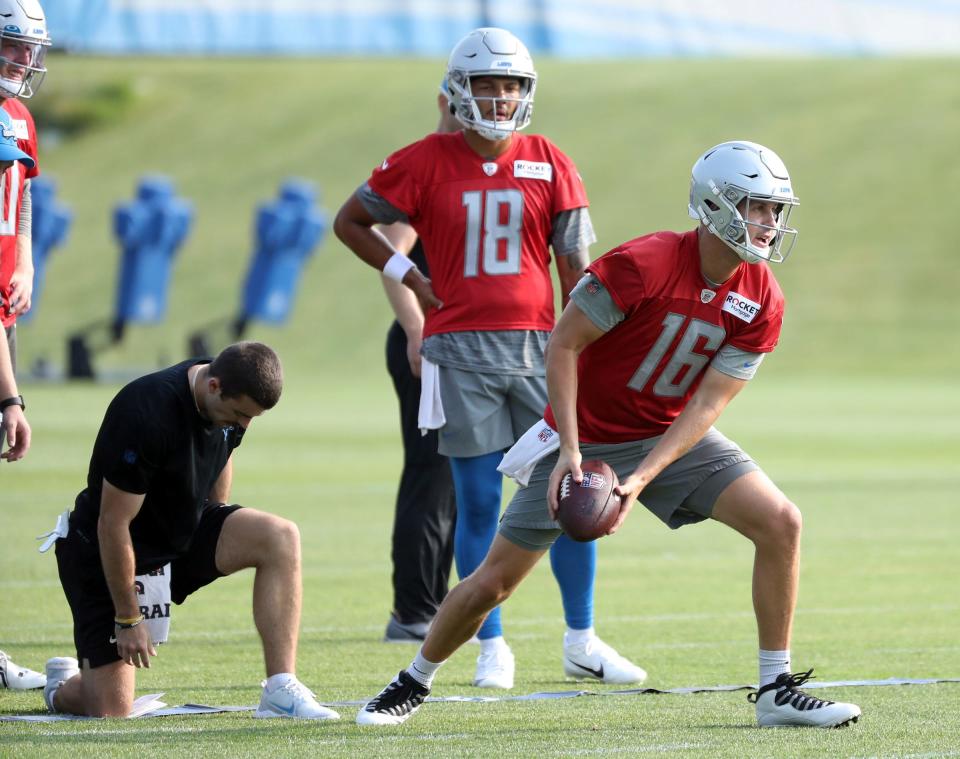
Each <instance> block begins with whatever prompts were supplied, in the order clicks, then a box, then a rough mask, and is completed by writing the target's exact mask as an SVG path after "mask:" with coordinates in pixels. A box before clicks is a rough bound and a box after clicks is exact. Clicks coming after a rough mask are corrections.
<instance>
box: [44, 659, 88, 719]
mask: <svg viewBox="0 0 960 759" xmlns="http://www.w3.org/2000/svg"><path fill="white" fill-rule="evenodd" d="M79 674H80V663H79V662H78V661H77V660H76V659H74V658H73V657H72V656H57V657H54V658H53V659H47V684H46V685H45V686H44V688H43V700H44V702H45V703H46V705H47V708H48V709H49V710H50V711H52V712H55V711H57V710H56V709H55V708H54V706H53V694H54V693H56V692H57V688H59V687H60V686H61V685H63V684H64V683H65V682H66V681H67V680H69V679H70V678H71V677H75V676H76V675H79Z"/></svg>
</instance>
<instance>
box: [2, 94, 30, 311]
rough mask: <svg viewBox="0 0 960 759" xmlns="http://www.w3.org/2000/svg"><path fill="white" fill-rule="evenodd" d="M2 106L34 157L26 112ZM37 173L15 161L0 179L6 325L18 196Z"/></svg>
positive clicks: (17, 105)
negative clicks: (24, 185) (27, 181)
mask: <svg viewBox="0 0 960 759" xmlns="http://www.w3.org/2000/svg"><path fill="white" fill-rule="evenodd" d="M3 108H4V110H6V112H7V113H9V114H10V120H11V121H12V122H13V130H14V132H15V133H16V135H17V144H18V145H19V146H20V149H21V150H22V151H23V152H24V153H26V154H27V155H29V156H30V157H31V158H33V160H34V161H36V160H37V130H36V127H35V126H34V125H33V117H32V116H31V115H30V111H28V110H27V107H26V106H25V105H24V104H23V103H21V102H20V101H19V100H14V99H8V100H4V101H3ZM39 173H40V164H39V163H37V164H36V165H35V166H34V167H33V168H32V169H28V168H27V167H26V166H24V165H23V164H22V163H20V162H19V161H16V162H15V163H14V164H13V166H11V167H10V168H9V169H7V170H6V171H5V172H4V173H3V177H2V179H0V296H2V298H3V305H2V306H0V322H2V323H3V326H4V327H9V326H10V325H11V324H13V323H14V322H15V321H16V317H15V316H14V315H13V314H11V313H10V311H9V308H8V306H9V303H10V277H11V276H13V270H14V267H15V266H16V263H17V226H18V225H19V224H20V199H21V198H22V197H23V183H24V181H25V180H27V179H31V178H33V177H35V176H37V174H39Z"/></svg>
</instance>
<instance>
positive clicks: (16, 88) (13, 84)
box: [0, 77, 27, 98]
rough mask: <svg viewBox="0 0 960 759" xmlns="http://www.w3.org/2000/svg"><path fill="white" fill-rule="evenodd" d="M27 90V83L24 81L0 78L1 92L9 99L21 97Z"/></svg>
mask: <svg viewBox="0 0 960 759" xmlns="http://www.w3.org/2000/svg"><path fill="white" fill-rule="evenodd" d="M26 89H27V83H26V82H25V81H24V80H22V79H7V78H6V77H0V90H2V91H3V92H5V93H7V95H8V96H9V97H12V98H15V97H20V95H22V94H23V93H24V91H25V90H26Z"/></svg>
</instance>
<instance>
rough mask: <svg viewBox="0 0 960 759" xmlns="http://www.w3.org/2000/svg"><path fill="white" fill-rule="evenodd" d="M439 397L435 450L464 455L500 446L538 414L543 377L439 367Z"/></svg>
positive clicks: (542, 404)
mask: <svg viewBox="0 0 960 759" xmlns="http://www.w3.org/2000/svg"><path fill="white" fill-rule="evenodd" d="M439 370H440V372H439V374H440V399H441V401H442V402H443V413H444V415H445V416H446V418H447V423H446V424H445V425H444V426H443V427H441V428H440V435H439V442H438V445H437V448H438V450H439V451H440V453H442V454H443V455H444V456H456V457H458V458H466V457H469V456H482V455H484V454H486V453H491V452H493V451H503V450H506V449H507V448H509V447H510V446H511V445H513V444H514V443H515V442H517V440H519V439H520V436H521V435H522V434H523V433H524V432H526V431H527V430H528V429H530V427H532V426H533V425H534V424H536V423H537V422H538V421H540V419H541V418H542V417H543V411H544V409H545V408H546V407H547V380H546V378H545V377H523V376H519V375H513V374H483V373H480V372H468V371H464V370H463V369H454V368H452V367H449V366H441V367H439Z"/></svg>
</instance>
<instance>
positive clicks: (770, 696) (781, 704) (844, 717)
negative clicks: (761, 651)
mask: <svg viewBox="0 0 960 759" xmlns="http://www.w3.org/2000/svg"><path fill="white" fill-rule="evenodd" d="M811 677H813V670H812V669H810V670H807V671H806V672H800V673H798V674H790V673H789V672H785V673H784V674H782V675H780V676H779V677H777V679H776V681H774V682H772V683H770V684H769V685H764V686H763V687H762V688H761V689H760V690H758V691H757V692H756V693H751V694H750V695H749V696H747V698H748V699H749V700H750V701H752V702H754V703H755V704H756V705H757V724H758V725H760V727H846V726H847V725H849V724H850V723H851V722H856V721H857V720H859V719H860V707H859V706H857V705H856V704H844V703H842V702H840V701H823V700H821V699H819V698H815V697H814V696H811V695H810V694H808V693H804V692H803V691H802V690H799V687H800V686H801V685H803V684H804V683H805V682H806V681H807V680H809V679H811Z"/></svg>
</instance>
